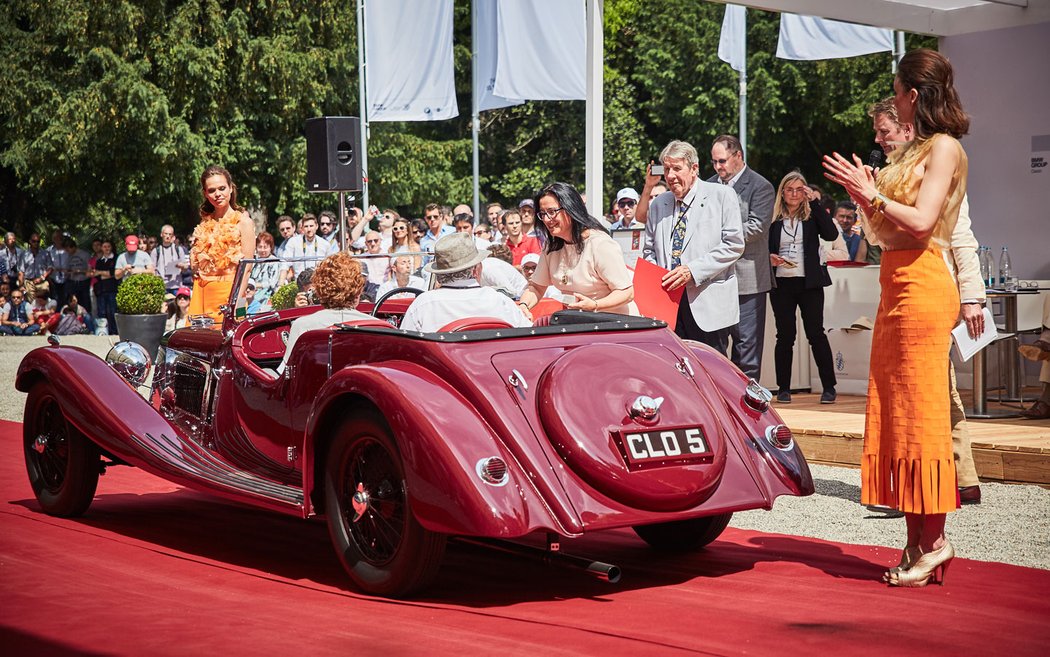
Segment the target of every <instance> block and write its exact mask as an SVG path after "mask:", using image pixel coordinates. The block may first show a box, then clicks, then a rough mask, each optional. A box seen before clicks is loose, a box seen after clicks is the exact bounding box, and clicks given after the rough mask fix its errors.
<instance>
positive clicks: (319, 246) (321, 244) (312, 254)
mask: <svg viewBox="0 0 1050 657" xmlns="http://www.w3.org/2000/svg"><path fill="white" fill-rule="evenodd" d="M332 251H333V249H332V245H331V244H330V243H329V242H328V240H326V239H325V238H323V237H320V236H315V237H314V239H313V240H312V241H310V242H307V241H306V239H305V238H304V237H303V236H302V235H292V236H291V237H289V238H288V241H287V242H285V246H284V255H283V256H282V257H283V258H287V259H289V260H291V259H292V258H304V257H305V258H317V260H316V261H313V262H310V261H308V260H302V261H299V262H293V263H291V265H292V269H293V270H294V271H295V275H296V276H298V275H299V274H301V273H303V270H304V269H310V268H313V267H316V266H317V264H318V263H319V262H321V260H323V259H324V258H325V256H327V255H329V254H331V253H332Z"/></svg>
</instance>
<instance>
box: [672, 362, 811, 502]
mask: <svg viewBox="0 0 1050 657" xmlns="http://www.w3.org/2000/svg"><path fill="white" fill-rule="evenodd" d="M687 344H688V346H689V347H690V349H691V350H692V352H693V354H695V355H696V357H697V360H698V361H699V362H700V365H701V366H702V368H701V369H702V370H703V371H705V372H707V374H708V376H709V378H710V379H711V384H712V385H714V386H715V387H716V388H717V389H718V391H719V392H720V393H721V395H722V398H723V399H724V400H725V404H726V410H727V411H728V412H729V414H730V415H732V416H733V419H734V420H735V421H736V423H737V425H738V427H739V429H740V430H739V431H735V432H732V433H734V434H736V435H740V434H743V435H746V436H748V439H747V440H746V442H745V443H744V444H743V445H742V446H741V447H742V449H741V450H740V453H741V456H742V457H743V456H744V454H747V455H748V457H749V458H748V459H747V461H748V469H749V470H751V471H752V474H753V475H754V476H755V477H756V479H757V481H760V482H761V485H762V486H763V487H764V488H765V493H766V495H767V496H768V499H769V500H770V502H772V500H774V499H776V498H777V497H779V496H781V495H810V494H812V493H813V490H814V488H813V476H812V474H811V473H810V471H809V464H808V463H807V462H806V458H805V456H804V455H803V454H802V449H801V448H800V447H799V446H798V443H797V442H794V441H792V446H791V448H790V449H786V450H785V449H778V448H777V447H774V446H773V445H772V444H770V443H769V441H768V440H766V438H765V433H766V429H767V428H769V427H772V426H775V425H778V424H783V423H784V421H783V420H782V419H781V417H780V415H778V414H777V412H776V411H775V410H774V409H773V407H772V406H770V407H768V408H767V409H766V410H764V411H761V412H759V411H756V410H754V409H752V408H751V407H749V406H748V405H747V404H745V403H744V389H745V388H746V387H747V384H748V378H747V377H746V376H745V375H744V373H743V372H741V371H740V370H739V369H737V367H736V366H735V365H733V363H732V362H731V361H730V360H729V359H728V358H726V357H725V356H724V355H722V354H720V353H718V352H717V351H715V350H714V349H712V348H710V347H708V346H707V345H703V344H700V343H698V342H688V343H687Z"/></svg>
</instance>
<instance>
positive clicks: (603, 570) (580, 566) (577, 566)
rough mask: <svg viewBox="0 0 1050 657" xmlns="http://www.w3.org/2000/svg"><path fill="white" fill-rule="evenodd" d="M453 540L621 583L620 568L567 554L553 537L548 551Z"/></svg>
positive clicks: (478, 540)
mask: <svg viewBox="0 0 1050 657" xmlns="http://www.w3.org/2000/svg"><path fill="white" fill-rule="evenodd" d="M452 540H454V541H457V542H459V543H465V544H467V545H476V546H478V547H484V548H489V549H493V550H498V551H500V552H504V553H506V554H513V555H515V556H520V557H527V558H529V559H532V560H533V561H539V562H540V563H544V564H547V565H548V566H562V567H565V568H571V569H572V570H581V571H583V572H584V573H586V574H588V575H590V576H592V577H596V578H598V579H600V580H602V581H604V582H609V583H610V584H616V583H617V582H619V581H620V574H621V573H620V567H619V566H616V565H614V564H611V563H605V562H602V561H592V560H591V559H587V558H586V557H577V556H574V555H571V554H565V553H564V552H561V551H560V550H559V547H560V546H559V544H558V542H557V541H556V540H552V538H551V535H548V538H547V544H548V548H547V549H543V548H540V547H534V546H532V545H522V544H521V543H513V542H511V541H504V540H500V539H497V538H480V537H475V536H456V537H455V538H453V539H452Z"/></svg>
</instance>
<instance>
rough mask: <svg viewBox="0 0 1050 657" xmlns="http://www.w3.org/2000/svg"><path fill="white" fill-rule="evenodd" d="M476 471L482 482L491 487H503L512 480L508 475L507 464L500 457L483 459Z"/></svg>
mask: <svg viewBox="0 0 1050 657" xmlns="http://www.w3.org/2000/svg"><path fill="white" fill-rule="evenodd" d="M475 470H477V473H478V476H479V477H481V480H482V481H484V482H485V483H486V484H489V485H490V486H503V485H504V484H506V483H507V481H508V480H509V479H510V477H509V476H508V475H507V463H506V462H505V461H504V460H503V459H501V458H500V457H498V456H490V457H488V458H484V459H481V460H480V461H478V464H477V466H475Z"/></svg>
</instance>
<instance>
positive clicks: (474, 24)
mask: <svg viewBox="0 0 1050 657" xmlns="http://www.w3.org/2000/svg"><path fill="white" fill-rule="evenodd" d="M470 51H471V54H470V77H471V87H470V89H471V91H470V135H471V138H472V140H473V158H474V161H473V174H474V204H473V208H474V221H475V222H477V221H479V220H480V219H481V213H480V211H479V204H480V202H481V194H480V193H479V180H480V169H481V166H480V162H479V160H480V158H479V156H478V133H479V132H480V131H481V119H480V118H479V116H478V115H479V112H478V2H477V0H472V1H471V3H470Z"/></svg>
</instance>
